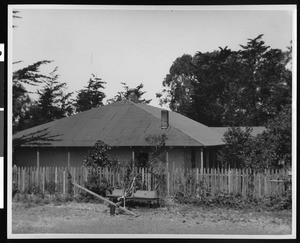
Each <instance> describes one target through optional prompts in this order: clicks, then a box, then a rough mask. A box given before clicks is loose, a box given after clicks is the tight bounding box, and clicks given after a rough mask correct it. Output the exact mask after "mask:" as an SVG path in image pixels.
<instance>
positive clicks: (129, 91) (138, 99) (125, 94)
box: [107, 83, 151, 104]
mask: <svg viewBox="0 0 300 243" xmlns="http://www.w3.org/2000/svg"><path fill="white" fill-rule="evenodd" d="M121 84H123V88H124V90H125V91H120V92H118V94H117V95H116V96H115V97H113V98H111V99H109V100H107V103H108V104H111V103H114V102H116V101H120V100H123V99H126V100H131V101H133V102H135V103H145V104H149V103H150V102H151V100H146V99H142V96H143V95H144V94H145V93H146V91H142V89H143V87H144V85H143V84H142V83H141V84H139V85H138V86H136V87H135V88H129V86H128V85H127V84H126V83H121Z"/></svg>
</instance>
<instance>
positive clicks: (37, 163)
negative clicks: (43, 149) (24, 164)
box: [36, 149, 40, 169]
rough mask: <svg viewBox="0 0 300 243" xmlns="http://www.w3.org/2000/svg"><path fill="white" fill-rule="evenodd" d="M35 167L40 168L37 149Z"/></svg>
mask: <svg viewBox="0 0 300 243" xmlns="http://www.w3.org/2000/svg"><path fill="white" fill-rule="evenodd" d="M36 167H37V168H38V169H39V168H40V151H39V149H37V151H36Z"/></svg>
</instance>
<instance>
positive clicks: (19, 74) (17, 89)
mask: <svg viewBox="0 0 300 243" xmlns="http://www.w3.org/2000/svg"><path fill="white" fill-rule="evenodd" d="M51 62H52V61H49V60H43V61H39V62H36V63H34V64H31V65H29V66H27V67H24V68H21V69H18V70H16V71H14V72H13V77H12V78H13V133H15V132H17V131H21V130H23V129H25V128H27V127H26V125H24V123H26V122H25V120H27V119H28V112H29V110H31V109H32V106H33V103H32V102H33V101H32V99H31V98H30V96H29V93H30V92H28V91H27V89H26V88H25V86H24V85H25V84H27V85H31V86H37V85H39V84H41V83H43V82H45V81H46V80H50V79H51V77H50V76H49V75H44V74H41V73H40V67H41V66H42V65H46V64H49V63H51ZM16 63H20V61H19V62H15V63H14V64H16Z"/></svg>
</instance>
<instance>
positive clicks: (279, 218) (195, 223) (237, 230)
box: [12, 203, 291, 235]
mask: <svg viewBox="0 0 300 243" xmlns="http://www.w3.org/2000/svg"><path fill="white" fill-rule="evenodd" d="M133 211H134V212H136V213H138V214H139V216H138V217H132V216H130V215H124V214H118V215H115V216H111V215H110V214H109V209H108V207H107V206H104V205H102V204H83V203H68V204H63V205H53V204H49V205H44V206H35V207H29V208H26V205H25V204H22V203H13V211H12V215H13V217H12V233H13V234H17V233H25V234H26V233H55V234H59V233H71V234H72V233H77V234H231V235H232V234H233V235H286V234H291V212H290V211H286V212H281V213H277V214H276V215H274V213H268V212H242V211H235V210H224V209H204V208H199V207H193V206H188V205H174V206H172V207H165V208H157V209H151V208H135V209H133Z"/></svg>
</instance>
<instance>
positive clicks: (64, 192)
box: [63, 170, 66, 195]
mask: <svg viewBox="0 0 300 243" xmlns="http://www.w3.org/2000/svg"><path fill="white" fill-rule="evenodd" d="M63 194H64V195H66V171H65V170H63Z"/></svg>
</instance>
